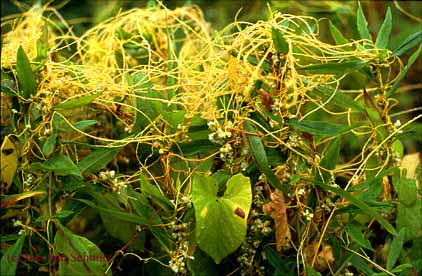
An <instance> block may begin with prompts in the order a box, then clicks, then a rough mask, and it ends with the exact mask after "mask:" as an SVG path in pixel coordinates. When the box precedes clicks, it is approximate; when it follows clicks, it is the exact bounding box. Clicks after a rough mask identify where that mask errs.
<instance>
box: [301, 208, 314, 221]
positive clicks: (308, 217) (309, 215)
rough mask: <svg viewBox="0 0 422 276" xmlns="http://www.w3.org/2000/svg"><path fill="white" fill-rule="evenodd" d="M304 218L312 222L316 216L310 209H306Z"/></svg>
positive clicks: (303, 214)
mask: <svg viewBox="0 0 422 276" xmlns="http://www.w3.org/2000/svg"><path fill="white" fill-rule="evenodd" d="M302 216H304V217H305V218H306V220H307V221H311V220H312V218H313V217H314V214H313V213H311V212H309V210H308V209H305V212H303V213H302Z"/></svg>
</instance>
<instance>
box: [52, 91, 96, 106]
mask: <svg viewBox="0 0 422 276" xmlns="http://www.w3.org/2000/svg"><path fill="white" fill-rule="evenodd" d="M100 95H101V93H96V94H92V95H88V96H83V97H80V98H76V99H70V100H66V101H64V102H62V103H59V104H57V105H55V106H54V107H53V109H54V110H63V109H73V108H77V107H80V106H83V105H87V104H89V103H90V102H92V101H93V100H95V99H96V98H98V96H100Z"/></svg>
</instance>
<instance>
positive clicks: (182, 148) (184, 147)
mask: <svg viewBox="0 0 422 276" xmlns="http://www.w3.org/2000/svg"><path fill="white" fill-rule="evenodd" d="M218 149H219V147H218V145H216V144H214V143H211V141H210V140H208V139H206V140H205V139H203V140H194V141H191V142H187V143H183V144H180V145H173V146H172V149H171V150H172V152H175V153H180V154H183V155H184V156H186V157H189V156H193V155H197V154H209V153H211V152H216V151H217V150H218Z"/></svg>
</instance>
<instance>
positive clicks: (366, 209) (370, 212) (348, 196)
mask: <svg viewBox="0 0 422 276" xmlns="http://www.w3.org/2000/svg"><path fill="white" fill-rule="evenodd" d="M308 181H311V182H313V183H315V184H316V185H317V186H320V187H321V188H323V189H327V190H329V191H331V192H333V193H335V194H337V195H339V196H341V197H343V198H345V199H347V200H348V201H350V203H352V204H353V205H355V206H356V207H359V209H361V210H362V211H363V212H364V213H366V214H368V215H370V216H372V217H373V218H374V219H375V220H377V221H378V222H379V224H381V226H383V227H384V229H385V230H387V231H388V232H389V233H390V234H392V235H397V231H396V229H394V227H393V226H392V225H391V224H390V223H389V222H388V221H387V220H386V219H385V218H383V217H382V216H381V215H380V214H378V212H377V211H376V210H375V209H373V208H371V207H370V206H368V205H367V204H366V203H365V202H363V201H362V200H361V199H359V198H357V197H355V196H354V195H352V194H350V193H349V192H347V191H344V190H342V189H339V188H336V187H334V186H331V185H326V184H324V183H322V182H319V181H315V180H312V179H308Z"/></svg>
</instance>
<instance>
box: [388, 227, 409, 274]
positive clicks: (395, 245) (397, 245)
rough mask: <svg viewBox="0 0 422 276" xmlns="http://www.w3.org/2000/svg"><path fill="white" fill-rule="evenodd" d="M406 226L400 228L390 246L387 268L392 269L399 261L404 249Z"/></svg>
mask: <svg viewBox="0 0 422 276" xmlns="http://www.w3.org/2000/svg"><path fill="white" fill-rule="evenodd" d="M404 230H405V229H404V228H402V229H400V231H399V234H398V235H397V236H396V237H394V239H393V241H392V242H391V244H390V248H389V251H388V255H387V269H388V270H391V269H392V268H393V267H394V265H395V264H396V262H397V259H398V258H399V256H400V253H401V251H402V250H403V243H404Z"/></svg>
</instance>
